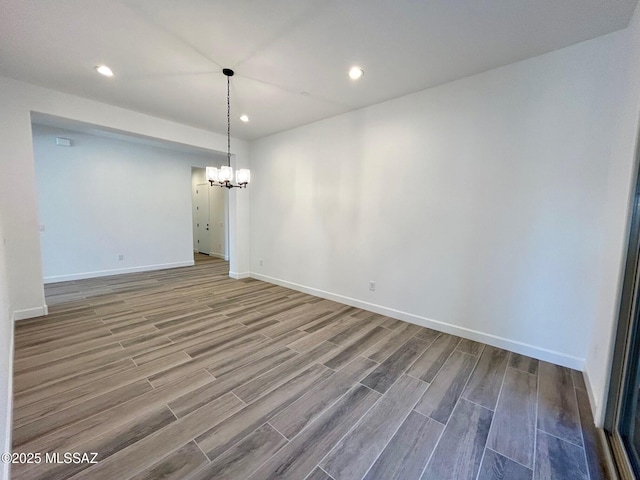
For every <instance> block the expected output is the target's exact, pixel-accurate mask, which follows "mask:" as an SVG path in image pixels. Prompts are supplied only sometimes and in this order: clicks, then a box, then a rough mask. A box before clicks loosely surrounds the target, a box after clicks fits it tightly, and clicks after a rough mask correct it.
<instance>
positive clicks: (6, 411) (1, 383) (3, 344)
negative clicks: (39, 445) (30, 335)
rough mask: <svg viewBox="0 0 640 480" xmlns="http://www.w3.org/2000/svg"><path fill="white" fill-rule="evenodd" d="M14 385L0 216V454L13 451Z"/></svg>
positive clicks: (3, 471) (1, 468)
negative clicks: (12, 414)
mask: <svg viewBox="0 0 640 480" xmlns="http://www.w3.org/2000/svg"><path fill="white" fill-rule="evenodd" d="M12 385H13V321H12V318H11V307H10V305H9V285H8V282H7V276H6V249H5V236H4V230H3V225H2V217H0V454H2V453H4V452H10V451H11V406H12V400H13V398H12V397H13V389H12ZM0 479H6V480H8V479H9V465H5V464H3V463H0Z"/></svg>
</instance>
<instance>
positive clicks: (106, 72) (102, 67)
mask: <svg viewBox="0 0 640 480" xmlns="http://www.w3.org/2000/svg"><path fill="white" fill-rule="evenodd" d="M94 68H95V69H96V72H98V73H99V74H100V75H104V76H105V77H113V72H112V71H111V69H110V68H109V67H107V66H106V65H97V66H95V67H94Z"/></svg>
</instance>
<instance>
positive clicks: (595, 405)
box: [582, 369, 605, 428]
mask: <svg viewBox="0 0 640 480" xmlns="http://www.w3.org/2000/svg"><path fill="white" fill-rule="evenodd" d="M582 377H583V378H584V384H585V385H586V387H587V395H588V396H589V403H590V404H591V414H592V415H593V422H594V423H595V424H596V428H603V426H604V414H605V409H604V407H605V406H604V405H603V404H601V403H600V402H599V401H598V399H597V397H596V395H595V392H594V391H593V386H592V384H591V380H590V379H589V373H588V372H587V370H586V369H585V370H584V371H583V372H582Z"/></svg>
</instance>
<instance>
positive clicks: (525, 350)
mask: <svg viewBox="0 0 640 480" xmlns="http://www.w3.org/2000/svg"><path fill="white" fill-rule="evenodd" d="M229 275H230V276H231V274H229ZM251 277H252V278H255V279H257V280H262V281H265V282H269V283H274V284H276V285H280V286H282V287H287V288H291V289H293V290H297V291H300V292H304V293H308V294H310V295H315V296H316V297H321V298H326V299H327V300H333V301H335V302H340V303H344V304H346V305H350V306H352V307H357V308H362V309H363V310H368V311H370V312H374V313H379V314H381V315H386V316H387V317H391V318H396V319H398V320H403V321H405V322H409V323H414V324H416V325H420V326H421V327H427V328H432V329H434V330H438V331H440V332H444V333H449V334H451V335H456V336H458V337H463V338H467V339H469V340H474V341H477V342H482V343H486V344H487V345H491V346H493V347H498V348H503V349H505V350H509V351H511V352H515V353H519V354H521V355H526V356H528V357H533V358H537V359H538V360H543V361H545V362H549V363H554V364H556V365H561V366H563V367H569V368H573V369H575V370H579V371H583V370H584V364H585V359H584V358H578V357H574V356H571V355H567V354H564V353H562V352H557V351H554V350H549V349H546V348H542V347H538V346H535V345H531V344H528V343H524V342H520V341H517V340H511V339H509V338H504V337H499V336H497V335H492V334H490V333H485V332H480V331H478V330H472V329H469V328H465V327H459V326H457V325H452V324H450V323H445V322H440V321H438V320H433V319H431V318H426V317H421V316H419V315H414V314H412V313H408V312H403V311H401V310H395V309H393V308H388V307H385V306H382V305H377V304H374V303H369V302H365V301H362V300H358V299H355V298H351V297H345V296H343V295H338V294H335V293H331V292H326V291H324V290H319V289H317V288H312V287H307V286H305V285H299V284H297V283H293V282H288V281H286V280H281V279H279V278H274V277H270V276H268V275H261V274H259V273H255V272H251ZM234 278H235V277H234Z"/></svg>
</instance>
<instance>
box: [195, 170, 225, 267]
mask: <svg viewBox="0 0 640 480" xmlns="http://www.w3.org/2000/svg"><path fill="white" fill-rule="evenodd" d="M191 200H192V202H191V203H192V224H193V252H194V255H196V256H197V255H198V254H200V255H208V256H211V257H217V258H221V259H224V260H225V261H229V229H228V225H229V191H228V190H227V189H224V188H213V187H211V186H210V184H209V182H208V181H207V179H206V175H205V169H204V168H201V167H191Z"/></svg>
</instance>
